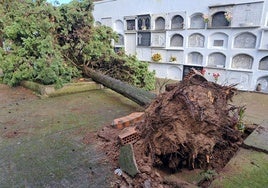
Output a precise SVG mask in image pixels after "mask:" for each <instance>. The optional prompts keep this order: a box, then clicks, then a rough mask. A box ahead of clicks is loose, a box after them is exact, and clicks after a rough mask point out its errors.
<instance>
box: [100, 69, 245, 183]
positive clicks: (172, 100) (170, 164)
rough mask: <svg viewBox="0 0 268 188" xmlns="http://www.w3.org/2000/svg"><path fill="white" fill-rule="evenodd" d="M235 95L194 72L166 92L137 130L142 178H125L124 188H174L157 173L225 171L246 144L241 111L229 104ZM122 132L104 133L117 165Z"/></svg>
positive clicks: (103, 135) (155, 102)
mask: <svg viewBox="0 0 268 188" xmlns="http://www.w3.org/2000/svg"><path fill="white" fill-rule="evenodd" d="M235 92H236V89H234V88H233V87H227V86H220V85H218V84H215V83H212V82H208V81H207V80H206V79H205V78H204V77H203V76H202V75H200V74H199V73H197V72H195V71H194V72H193V73H192V74H190V75H189V76H188V77H187V78H186V79H185V80H183V81H182V82H180V83H179V84H173V85H171V86H169V87H167V91H166V92H164V93H163V94H161V95H159V96H158V97H157V98H156V99H155V100H154V101H153V102H152V103H151V105H150V106H149V107H148V108H147V109H146V110H145V118H144V122H143V123H140V124H139V125H137V130H138V132H139V134H140V135H141V139H140V140H139V141H137V142H136V143H134V144H133V147H134V153H135V158H136V161H137V164H138V168H139V170H140V171H141V173H139V174H137V176H136V177H135V178H134V179H130V178H126V177H123V180H124V182H125V185H126V186H134V187H138V186H143V185H144V182H145V181H146V180H148V181H150V182H151V187H174V185H168V184H167V183H163V182H164V180H163V177H161V176H160V175H159V173H158V172H157V169H169V170H170V171H171V172H175V171H178V170H180V169H183V168H189V169H195V168H200V169H204V170H207V169H216V170H218V169H221V168H222V167H223V166H224V165H225V164H226V163H227V162H228V161H229V160H230V158H231V157H232V156H233V155H234V153H235V152H236V151H237V149H238V147H239V145H240V144H241V143H242V134H241V132H240V131H238V130H236V125H237V123H238V110H239V107H236V106H233V105H230V104H229V101H230V100H231V99H232V97H233V96H234V94H235ZM118 133H119V131H118V130H116V129H113V128H112V127H106V128H104V129H103V130H102V131H100V132H99V137H101V138H105V143H104V144H103V149H104V150H106V151H108V152H107V155H108V156H109V157H110V159H111V161H112V162H114V164H117V160H118V151H119V148H120V144H119V143H118V141H117V135H118ZM120 186H124V184H122V183H121V185H120ZM120 186H119V187H120ZM182 186H183V185H182Z"/></svg>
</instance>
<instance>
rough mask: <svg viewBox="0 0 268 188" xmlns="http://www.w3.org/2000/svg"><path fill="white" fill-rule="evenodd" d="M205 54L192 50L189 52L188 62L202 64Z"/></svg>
mask: <svg viewBox="0 0 268 188" xmlns="http://www.w3.org/2000/svg"><path fill="white" fill-rule="evenodd" d="M202 61H203V55H202V54H200V53H199V52H191V53H189V54H188V64H197V65H202Z"/></svg>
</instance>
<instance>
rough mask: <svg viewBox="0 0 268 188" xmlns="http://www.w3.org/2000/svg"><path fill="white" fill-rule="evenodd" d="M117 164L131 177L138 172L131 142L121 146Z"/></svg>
mask: <svg viewBox="0 0 268 188" xmlns="http://www.w3.org/2000/svg"><path fill="white" fill-rule="evenodd" d="M119 166H120V168H121V169H122V170H123V171H124V172H126V173H127V174H128V175H130V176H132V177H134V176H135V175H136V174H137V173H139V170H138V167H137V163H136V160H135V156H134V152H133V146H132V144H127V145H124V146H122V147H121V149H120V154H119Z"/></svg>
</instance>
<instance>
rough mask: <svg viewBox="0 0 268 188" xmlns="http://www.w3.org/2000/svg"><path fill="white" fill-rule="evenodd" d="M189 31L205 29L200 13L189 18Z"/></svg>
mask: <svg viewBox="0 0 268 188" xmlns="http://www.w3.org/2000/svg"><path fill="white" fill-rule="evenodd" d="M190 27H191V29H201V28H205V22H204V18H203V14H202V13H196V14H193V15H192V16H191V23H190Z"/></svg>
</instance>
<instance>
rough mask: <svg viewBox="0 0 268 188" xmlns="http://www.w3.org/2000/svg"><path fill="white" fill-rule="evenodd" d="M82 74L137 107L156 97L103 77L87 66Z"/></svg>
mask: <svg viewBox="0 0 268 188" xmlns="http://www.w3.org/2000/svg"><path fill="white" fill-rule="evenodd" d="M83 72H84V74H85V75H87V76H89V77H90V78H92V80H94V81H95V82H98V83H101V84H103V85H104V86H106V87H108V88H110V89H112V90H114V91H115V92H117V93H120V94H122V95H123V96H125V97H127V98H129V99H131V100H132V101H134V102H136V103H138V104H139V105H142V106H146V105H149V104H150V103H151V101H152V100H153V99H154V98H155V97H156V94H153V93H151V92H149V91H145V90H143V89H141V88H137V87H134V86H132V85H129V84H127V83H124V82H122V81H120V80H117V79H114V78H112V77H109V76H107V75H104V74H102V73H100V72H97V71H95V70H93V69H91V68H89V67H87V66H84V67H83Z"/></svg>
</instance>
